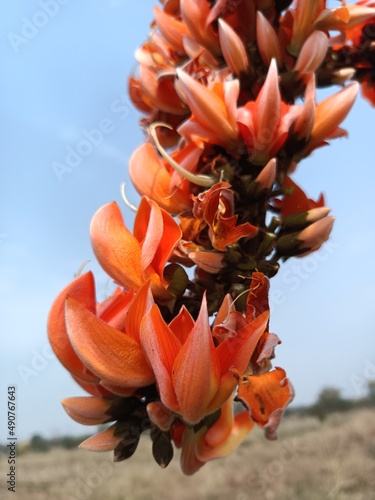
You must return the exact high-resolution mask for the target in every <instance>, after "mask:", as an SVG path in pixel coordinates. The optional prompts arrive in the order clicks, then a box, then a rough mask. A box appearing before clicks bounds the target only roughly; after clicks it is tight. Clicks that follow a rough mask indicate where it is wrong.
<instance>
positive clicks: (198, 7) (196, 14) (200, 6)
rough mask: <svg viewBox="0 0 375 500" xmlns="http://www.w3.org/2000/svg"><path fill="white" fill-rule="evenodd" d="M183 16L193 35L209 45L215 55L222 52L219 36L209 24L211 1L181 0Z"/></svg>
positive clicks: (204, 44)
mask: <svg viewBox="0 0 375 500" xmlns="http://www.w3.org/2000/svg"><path fill="white" fill-rule="evenodd" d="M180 11H181V17H182V20H183V21H184V23H185V24H186V26H187V27H188V29H189V31H190V33H191V35H192V37H193V38H194V40H196V41H197V42H198V43H200V44H201V45H203V46H204V47H207V48H208V49H209V50H210V51H211V52H212V53H213V54H214V55H218V54H220V45H219V40H218V37H217V35H216V33H215V31H214V29H213V27H212V25H210V24H209V25H208V26H207V22H206V21H207V18H208V16H209V14H210V3H209V2H208V1H207V0H180Z"/></svg>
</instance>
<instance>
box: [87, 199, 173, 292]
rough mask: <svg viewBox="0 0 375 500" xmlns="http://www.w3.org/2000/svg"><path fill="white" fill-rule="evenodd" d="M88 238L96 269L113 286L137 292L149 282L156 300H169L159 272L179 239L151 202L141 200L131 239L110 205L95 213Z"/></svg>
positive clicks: (170, 221)
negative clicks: (100, 267) (98, 267)
mask: <svg viewBox="0 0 375 500" xmlns="http://www.w3.org/2000/svg"><path fill="white" fill-rule="evenodd" d="M90 234H91V241H92V246H93V250H94V252H95V255H96V257H97V259H98V261H99V263H100V265H101V266H102V267H103V269H104V270H105V271H106V272H107V273H108V274H109V275H110V276H111V277H112V278H113V279H114V280H115V281H116V282H117V283H119V284H121V285H122V286H124V287H125V288H126V289H130V288H134V290H135V291H138V290H139V289H140V288H141V286H142V285H143V284H144V283H145V282H146V281H147V280H149V279H150V280H151V290H152V293H153V294H154V296H155V297H156V298H158V299H160V300H169V299H171V298H172V297H171V295H170V293H169V292H168V290H167V288H168V282H166V280H165V279H164V278H163V271H164V266H165V264H166V262H167V261H168V259H169V257H170V256H171V255H172V253H173V250H174V248H175V246H176V245H177V243H178V241H179V239H180V237H181V230H180V229H179V227H178V225H177V224H176V222H175V221H174V220H173V218H172V217H171V216H170V215H169V214H168V213H167V212H165V211H164V210H162V209H161V208H159V206H158V205H157V204H156V203H155V202H153V201H151V200H148V199H147V198H142V201H141V204H140V206H139V209H138V212H137V215H136V218H135V222H134V235H133V234H132V233H131V232H130V231H129V230H128V228H127V227H126V226H125V224H124V222H123V219H122V216H121V212H120V209H119V207H118V205H117V204H116V203H114V202H113V203H109V204H108V205H105V206H103V207H102V208H101V209H99V210H98V212H96V214H95V215H94V217H93V219H92V222H91V228H90Z"/></svg>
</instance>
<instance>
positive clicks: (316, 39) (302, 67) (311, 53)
mask: <svg viewBox="0 0 375 500" xmlns="http://www.w3.org/2000/svg"><path fill="white" fill-rule="evenodd" d="M327 49H328V37H327V35H325V34H324V33H323V32H322V31H314V32H313V33H312V34H311V35H310V36H309V38H308V39H307V40H306V41H305V43H304V44H303V46H302V49H301V52H300V53H299V56H298V59H297V62H296V65H295V67H294V71H298V73H299V74H301V73H309V72H315V71H316V70H317V69H318V68H319V66H320V65H321V64H322V62H323V60H324V58H325V56H326V53H327Z"/></svg>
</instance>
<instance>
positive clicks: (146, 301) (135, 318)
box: [125, 281, 154, 344]
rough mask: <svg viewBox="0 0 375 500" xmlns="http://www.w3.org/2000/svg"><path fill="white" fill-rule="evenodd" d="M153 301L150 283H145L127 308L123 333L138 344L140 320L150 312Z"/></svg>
mask: <svg viewBox="0 0 375 500" xmlns="http://www.w3.org/2000/svg"><path fill="white" fill-rule="evenodd" d="M153 303H154V300H153V297H152V293H151V290H150V282H149V281H147V282H146V283H145V284H144V285H143V286H142V287H141V288H140V290H139V291H138V293H137V295H136V296H135V298H134V300H133V302H132V303H131V305H130V307H129V311H128V314H127V315H126V318H125V332H126V334H127V335H129V336H130V337H131V338H132V339H134V340H135V341H137V342H138V344H139V343H140V339H139V332H140V328H141V323H142V319H143V318H144V316H145V314H146V313H147V312H148V311H149V310H150V308H151V306H152V305H153Z"/></svg>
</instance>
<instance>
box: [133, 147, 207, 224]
mask: <svg viewBox="0 0 375 500" xmlns="http://www.w3.org/2000/svg"><path fill="white" fill-rule="evenodd" d="M201 154H202V150H201V149H200V148H198V147H197V146H196V145H195V144H187V145H185V146H184V147H183V148H182V149H177V150H175V151H174V152H173V153H172V154H171V158H172V159H173V160H174V161H175V162H177V163H178V164H179V165H180V166H181V168H183V169H184V170H185V171H186V172H193V171H194V170H195V169H196V167H197V165H198V161H199V158H200V156H201ZM129 174H130V178H131V180H132V182H133V184H134V186H135V188H136V189H137V191H138V192H139V193H140V194H141V195H145V196H147V197H149V198H151V199H152V200H154V201H156V203H157V204H158V205H159V207H160V208H162V209H164V210H166V211H167V212H169V213H171V214H179V213H181V212H185V211H187V210H189V209H190V208H191V206H192V200H191V199H190V185H189V182H188V181H186V180H185V179H183V178H181V176H180V174H179V173H178V172H176V171H175V170H174V169H173V168H172V167H171V166H170V164H169V163H168V162H167V161H165V160H163V159H161V158H160V157H159V156H158V154H157V152H156V151H155V149H154V148H153V147H152V146H151V144H149V143H146V144H143V145H142V146H140V147H139V148H138V149H136V150H135V152H134V153H133V155H132V157H131V158H130V162H129Z"/></svg>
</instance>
